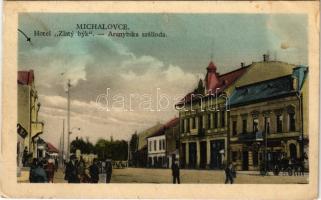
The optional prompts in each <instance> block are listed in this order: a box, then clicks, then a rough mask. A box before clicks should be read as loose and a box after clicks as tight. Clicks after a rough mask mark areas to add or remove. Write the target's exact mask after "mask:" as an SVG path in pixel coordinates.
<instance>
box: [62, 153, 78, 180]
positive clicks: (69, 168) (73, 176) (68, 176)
mask: <svg viewBox="0 0 321 200" xmlns="http://www.w3.org/2000/svg"><path fill="white" fill-rule="evenodd" d="M65 180H67V181H68V183H79V178H78V171H77V166H76V156H75V155H71V156H70V161H69V162H68V164H67V165H66V170H65Z"/></svg>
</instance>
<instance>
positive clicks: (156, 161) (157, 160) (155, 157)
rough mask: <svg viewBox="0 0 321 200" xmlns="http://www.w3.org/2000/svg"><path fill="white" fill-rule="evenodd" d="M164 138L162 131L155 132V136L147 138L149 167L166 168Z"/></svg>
mask: <svg viewBox="0 0 321 200" xmlns="http://www.w3.org/2000/svg"><path fill="white" fill-rule="evenodd" d="M165 138H166V137H165V133H164V131H163V130H162V129H161V130H159V131H157V132H156V134H155V135H152V136H150V137H148V138H147V144H148V166H149V167H157V168H165V167H167V157H166V139H165Z"/></svg>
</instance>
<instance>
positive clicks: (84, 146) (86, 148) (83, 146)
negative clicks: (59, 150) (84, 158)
mask: <svg viewBox="0 0 321 200" xmlns="http://www.w3.org/2000/svg"><path fill="white" fill-rule="evenodd" d="M77 149H79V150H80V151H81V153H84V154H90V153H94V145H93V144H92V143H91V142H90V141H89V139H88V138H87V139H86V141H84V140H83V139H82V138H78V137H76V139H75V140H73V141H71V143H70V152H71V153H75V152H76V150H77Z"/></svg>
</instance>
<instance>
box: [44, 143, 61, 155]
mask: <svg viewBox="0 0 321 200" xmlns="http://www.w3.org/2000/svg"><path fill="white" fill-rule="evenodd" d="M47 148H48V149H47V150H48V152H51V153H59V150H58V149H57V148H56V147H55V146H54V145H52V144H51V143H49V142H47Z"/></svg>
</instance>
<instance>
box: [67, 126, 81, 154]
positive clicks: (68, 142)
mask: <svg viewBox="0 0 321 200" xmlns="http://www.w3.org/2000/svg"><path fill="white" fill-rule="evenodd" d="M74 129H77V130H78V131H80V128H78V127H73V128H72V129H70V131H69V132H68V138H67V159H69V155H70V135H71V134H72V131H73V130H74Z"/></svg>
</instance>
